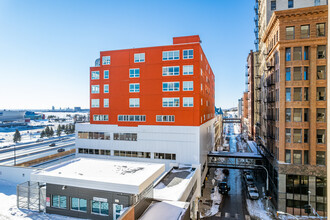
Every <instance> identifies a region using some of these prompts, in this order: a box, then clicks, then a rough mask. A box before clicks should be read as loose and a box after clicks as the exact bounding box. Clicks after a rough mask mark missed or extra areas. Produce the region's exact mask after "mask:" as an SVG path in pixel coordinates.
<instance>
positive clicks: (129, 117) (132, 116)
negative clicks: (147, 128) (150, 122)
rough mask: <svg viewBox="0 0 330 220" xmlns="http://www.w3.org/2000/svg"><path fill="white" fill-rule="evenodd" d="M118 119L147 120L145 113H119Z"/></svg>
mask: <svg viewBox="0 0 330 220" xmlns="http://www.w3.org/2000/svg"><path fill="white" fill-rule="evenodd" d="M118 121H146V116H145V115H118Z"/></svg>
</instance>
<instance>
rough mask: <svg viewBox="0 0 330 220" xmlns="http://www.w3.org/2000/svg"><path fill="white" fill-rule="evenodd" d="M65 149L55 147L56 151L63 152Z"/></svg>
mask: <svg viewBox="0 0 330 220" xmlns="http://www.w3.org/2000/svg"><path fill="white" fill-rule="evenodd" d="M64 151H65V149H64V148H59V149H57V152H59V153H60V152H64Z"/></svg>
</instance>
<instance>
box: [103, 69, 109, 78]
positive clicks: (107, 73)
mask: <svg viewBox="0 0 330 220" xmlns="http://www.w3.org/2000/svg"><path fill="white" fill-rule="evenodd" d="M103 78H104V79H109V70H104V71H103Z"/></svg>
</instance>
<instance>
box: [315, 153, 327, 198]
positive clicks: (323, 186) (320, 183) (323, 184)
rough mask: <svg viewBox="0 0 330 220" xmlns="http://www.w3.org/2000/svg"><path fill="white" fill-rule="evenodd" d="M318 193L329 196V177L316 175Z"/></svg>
mask: <svg viewBox="0 0 330 220" xmlns="http://www.w3.org/2000/svg"><path fill="white" fill-rule="evenodd" d="M319 152H320V151H319ZM324 158H325V157H324ZM324 162H325V161H324ZM324 164H325V163H324ZM316 195H317V196H327V179H326V178H325V177H316Z"/></svg>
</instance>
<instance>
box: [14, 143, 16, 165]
mask: <svg viewBox="0 0 330 220" xmlns="http://www.w3.org/2000/svg"><path fill="white" fill-rule="evenodd" d="M14 166H16V143H15V145H14Z"/></svg>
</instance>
